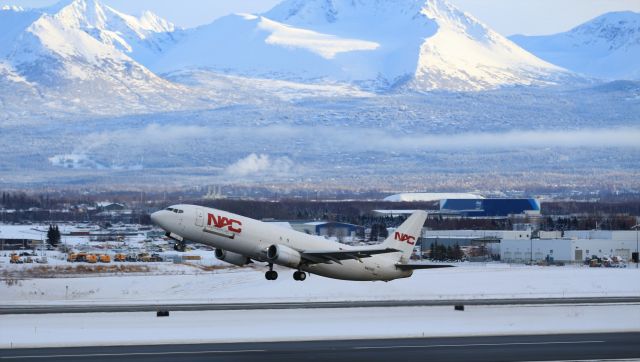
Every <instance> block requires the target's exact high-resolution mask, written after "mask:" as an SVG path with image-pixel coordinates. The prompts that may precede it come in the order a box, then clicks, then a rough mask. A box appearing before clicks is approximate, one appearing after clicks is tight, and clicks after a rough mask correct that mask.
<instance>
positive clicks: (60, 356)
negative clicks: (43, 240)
mask: <svg viewBox="0 0 640 362" xmlns="http://www.w3.org/2000/svg"><path fill="white" fill-rule="evenodd" d="M594 343H605V341H564V342H561V341H558V342H554V341H549V342H510V343H468V344H432V345H414V346H406V345H405V346H363V347H352V348H351V349H352V350H371V349H400V348H416V349H419V348H451V347H489V346H527V345H553V344H594ZM262 352H268V350H266V349H244V350H227V351H225V350H210V351H182V352H179V351H167V352H132V353H90V354H57V355H40V356H7V357H0V360H3V359H4V360H8V359H12V360H18V359H35V358H40V359H50V358H87V357H127V356H167V355H198V354H225V353H262Z"/></svg>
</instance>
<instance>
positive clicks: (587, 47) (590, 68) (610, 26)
mask: <svg viewBox="0 0 640 362" xmlns="http://www.w3.org/2000/svg"><path fill="white" fill-rule="evenodd" d="M511 40H513V41H514V42H516V43H517V44H519V45H520V46H521V47H523V48H525V49H527V50H528V51H530V52H532V53H534V54H535V55H537V56H539V57H540V58H542V59H545V60H546V61H549V62H551V63H554V64H557V65H559V66H562V67H565V68H567V69H569V70H572V71H574V72H578V73H582V74H585V75H589V76H593V77H598V78H604V79H630V80H640V61H639V59H640V13H635V12H632V11H625V12H612V13H607V14H604V15H601V16H599V17H597V18H595V19H593V20H591V21H588V22H586V23H584V24H582V25H580V26H578V27H576V28H574V29H572V30H570V31H568V32H565V33H560V34H555V35H547V36H524V35H514V36H512V37H511Z"/></svg>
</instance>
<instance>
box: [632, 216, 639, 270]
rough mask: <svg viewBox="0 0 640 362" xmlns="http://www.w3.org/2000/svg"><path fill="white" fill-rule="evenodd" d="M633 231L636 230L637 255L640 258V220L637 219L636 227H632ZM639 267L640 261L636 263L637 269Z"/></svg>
mask: <svg viewBox="0 0 640 362" xmlns="http://www.w3.org/2000/svg"><path fill="white" fill-rule="evenodd" d="M632 229H636V255H638V258H640V255H639V254H638V230H639V229H640V224H638V219H636V226H634V227H632ZM638 265H640V260H637V261H636V269H638Z"/></svg>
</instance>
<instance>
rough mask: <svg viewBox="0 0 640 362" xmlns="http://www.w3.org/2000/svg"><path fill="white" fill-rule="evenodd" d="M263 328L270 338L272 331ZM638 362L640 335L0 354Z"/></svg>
mask: <svg viewBox="0 0 640 362" xmlns="http://www.w3.org/2000/svg"><path fill="white" fill-rule="evenodd" d="M613 323H615V322H613ZM260 328H264V329H265V333H268V330H269V326H261V327H260ZM301 328H313V327H312V326H306V327H305V326H301ZM635 359H638V360H640V333H611V334H607V333H602V334H571V335H535V336H493V337H456V338H420V339H382V340H372V339H368V340H348V341H313V342H273V343H233V344H192V345H158V346H119V347H82V348H45V349H14V350H6V349H5V350H0V361H92V362H107V361H124V360H135V361H159V362H163V361H252V362H253V361H260V362H270V361H274V362H276V361H325V362H326V361H345V362H346V361H349V362H352V361H367V362H373V361H430V362H431V361H465V362H468V361H491V362H500V361H593V360H635Z"/></svg>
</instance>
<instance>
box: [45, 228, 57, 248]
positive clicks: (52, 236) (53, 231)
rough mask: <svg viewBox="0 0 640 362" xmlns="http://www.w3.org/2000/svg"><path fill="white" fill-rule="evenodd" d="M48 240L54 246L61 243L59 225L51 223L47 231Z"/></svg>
mask: <svg viewBox="0 0 640 362" xmlns="http://www.w3.org/2000/svg"><path fill="white" fill-rule="evenodd" d="M47 242H48V243H49V244H51V246H53V247H55V246H58V244H60V229H59V228H58V225H49V230H48V231H47Z"/></svg>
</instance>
